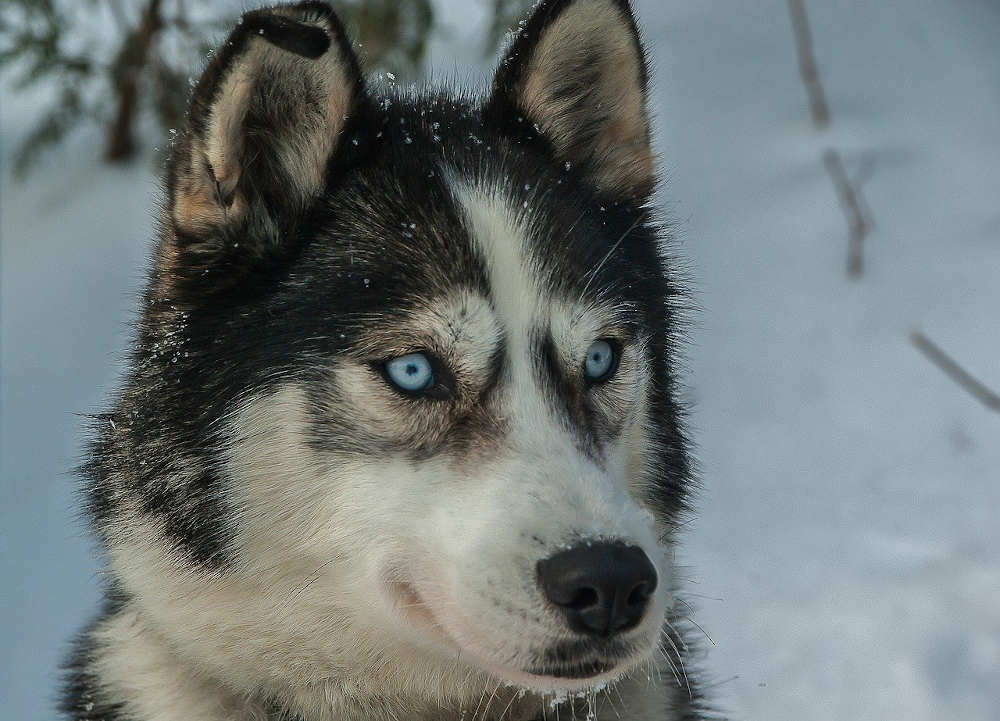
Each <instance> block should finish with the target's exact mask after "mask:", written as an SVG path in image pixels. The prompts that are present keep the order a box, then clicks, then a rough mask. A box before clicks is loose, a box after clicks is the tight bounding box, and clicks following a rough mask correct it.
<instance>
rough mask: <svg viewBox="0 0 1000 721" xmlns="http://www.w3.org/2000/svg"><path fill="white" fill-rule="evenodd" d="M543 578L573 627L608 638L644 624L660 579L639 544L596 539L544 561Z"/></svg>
mask: <svg viewBox="0 0 1000 721" xmlns="http://www.w3.org/2000/svg"><path fill="white" fill-rule="evenodd" d="M538 582H539V585H540V586H541V588H542V591H543V592H544V594H545V597H546V598H547V599H548V600H549V601H550V602H551V603H552V604H553V605H554V606H555V607H556V608H557V609H559V611H560V612H561V613H562V614H563V616H564V617H565V618H566V621H567V623H568V624H569V627H570V628H571V629H573V630H574V631H576V632H578V633H584V634H588V635H591V636H605V637H608V636H613V635H614V634H616V633H621V632H623V631H627V630H629V629H631V628H634V627H635V626H636V625H638V623H639V621H640V620H641V619H642V616H643V614H644V613H645V611H646V607H647V606H648V605H649V599H650V597H651V596H652V595H653V591H655V590H656V583H657V578H656V569H655V568H654V567H653V564H652V562H651V561H650V560H649V556H647V555H646V553H645V552H644V551H643V550H642V549H641V548H639V547H638V546H629V545H626V544H624V543H621V542H614V543H609V542H604V541H600V542H598V541H594V542H589V543H586V542H585V543H580V544H579V545H576V546H573V547H572V548H570V549H568V550H565V551H560V552H559V553H557V554H555V555H554V556H551V557H549V558H546V559H543V560H541V561H539V562H538Z"/></svg>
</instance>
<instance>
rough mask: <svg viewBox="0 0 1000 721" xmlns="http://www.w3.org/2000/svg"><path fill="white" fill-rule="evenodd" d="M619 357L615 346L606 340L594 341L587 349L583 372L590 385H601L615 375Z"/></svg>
mask: <svg viewBox="0 0 1000 721" xmlns="http://www.w3.org/2000/svg"><path fill="white" fill-rule="evenodd" d="M617 366H618V357H617V354H616V353H615V348H614V346H613V345H612V344H611V343H610V342H608V341H606V340H598V341H594V342H593V343H591V344H590V348H588V349H587V359H586V360H585V361H584V363H583V371H584V374H585V375H586V376H587V381H588V382H589V383H601V382H603V381H606V380H608V378H610V377H611V376H612V375H614V372H615V369H616V368H617Z"/></svg>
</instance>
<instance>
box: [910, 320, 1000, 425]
mask: <svg viewBox="0 0 1000 721" xmlns="http://www.w3.org/2000/svg"><path fill="white" fill-rule="evenodd" d="M910 342H911V343H913V345H914V346H916V348H917V350H919V351H920V352H921V353H923V354H924V355H925V356H926V357H927V360H929V361H930V362H931V363H933V364H934V365H936V366H937V367H938V368H940V369H941V371H942V372H943V373H944V374H945V375H946V376H948V377H949V378H951V379H952V380H953V381H955V382H956V383H957V384H958V385H959V386H961V387H962V389H963V390H964V391H965V392H967V393H969V394H970V395H971V396H973V397H974V398H976V400H978V401H979V402H980V403H982V404H983V405H984V406H986V407H987V408H989V409H990V410H991V411H997V412H998V413H1000V394H998V393H996V392H995V391H993V390H991V389H990V388H988V387H987V386H986V385H985V384H983V383H981V382H980V381H979V380H978V379H976V378H975V377H973V376H972V375H971V374H970V373H969V372H968V371H967V370H965V369H964V368H963V367H962V366H960V365H959V364H958V362H957V361H956V360H955V359H954V358H952V357H951V356H950V355H948V354H947V353H945V352H944V351H943V350H942V349H941V347H940V346H939V345H937V344H936V343H935V342H934V341H932V340H931V339H930V338H928V337H927V336H925V335H924V334H923V333H921V332H920V331H919V330H914V331H910Z"/></svg>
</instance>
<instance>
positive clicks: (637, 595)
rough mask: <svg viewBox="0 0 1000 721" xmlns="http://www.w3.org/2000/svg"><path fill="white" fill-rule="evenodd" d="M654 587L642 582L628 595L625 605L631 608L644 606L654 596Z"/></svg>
mask: <svg viewBox="0 0 1000 721" xmlns="http://www.w3.org/2000/svg"><path fill="white" fill-rule="evenodd" d="M653 590H654V587H653V586H651V585H650V584H649V583H648V582H646V581H642V582H641V583H638V584H636V586H635V588H633V589H632V590H631V592H629V594H628V598H626V599H625V603H627V604H628V605H629V606H644V605H645V604H646V601H648V600H649V597H650V596H652V595H653Z"/></svg>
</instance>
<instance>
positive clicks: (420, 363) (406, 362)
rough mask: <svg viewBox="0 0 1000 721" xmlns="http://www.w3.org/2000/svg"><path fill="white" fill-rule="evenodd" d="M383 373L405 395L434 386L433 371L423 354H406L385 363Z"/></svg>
mask: <svg viewBox="0 0 1000 721" xmlns="http://www.w3.org/2000/svg"><path fill="white" fill-rule="evenodd" d="M385 373H386V375H387V376H389V380H390V381H392V382H393V384H395V385H396V387H397V388H399V389H400V390H404V391H406V392H407V393H419V392H420V391H425V390H427V389H428V388H430V387H431V386H433V385H434V370H433V369H432V368H431V362H430V360H429V359H428V358H427V356H425V355H424V354H423V353H408V354H406V355H401V356H399V358H393V359H392V360H390V361H387V362H386V364H385Z"/></svg>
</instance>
